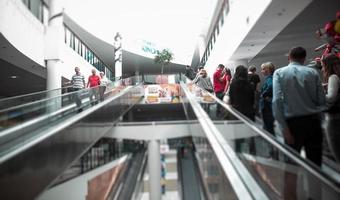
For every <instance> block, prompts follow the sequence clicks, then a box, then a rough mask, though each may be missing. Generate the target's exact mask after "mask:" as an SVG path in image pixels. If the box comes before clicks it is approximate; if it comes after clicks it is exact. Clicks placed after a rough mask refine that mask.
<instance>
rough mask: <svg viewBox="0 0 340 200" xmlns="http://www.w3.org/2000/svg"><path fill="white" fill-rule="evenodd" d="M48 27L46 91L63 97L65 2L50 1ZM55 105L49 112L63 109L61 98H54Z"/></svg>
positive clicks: (52, 104) (52, 105)
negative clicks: (62, 71) (62, 70)
mask: <svg viewBox="0 0 340 200" xmlns="http://www.w3.org/2000/svg"><path fill="white" fill-rule="evenodd" d="M48 19H49V20H48V27H47V29H46V35H45V60H46V69H47V76H46V89H47V90H53V91H50V92H49V93H48V94H47V95H48V97H50V98H52V97H56V96H60V95H61V90H54V89H58V88H61V87H62V79H61V69H62V67H61V65H62V64H63V62H62V58H61V57H62V56H61V55H62V53H63V47H64V42H63V41H64V24H63V0H50V4H49V18H48ZM51 100H53V103H48V104H47V105H48V106H47V109H48V112H53V111H56V110H58V109H59V108H60V107H61V98H53V99H51Z"/></svg>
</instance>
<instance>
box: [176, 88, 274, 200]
mask: <svg viewBox="0 0 340 200" xmlns="http://www.w3.org/2000/svg"><path fill="white" fill-rule="evenodd" d="M181 92H182V93H181V97H182V102H183V106H184V110H185V112H186V116H187V119H188V120H190V121H192V123H191V125H189V131H190V133H191V134H192V137H193V148H194V152H195V157H196V159H197V163H198V167H199V170H200V171H199V173H200V175H201V177H202V180H203V182H204V183H205V184H204V186H205V193H206V196H208V198H209V199H268V197H267V195H266V194H265V193H264V192H263V191H262V189H261V188H260V187H259V186H258V185H257V184H256V182H255V180H254V179H253V178H252V177H251V175H250V174H249V173H247V172H246V171H245V172H243V173H242V174H240V173H239V170H242V169H244V168H245V167H244V166H243V165H242V163H241V162H240V161H239V160H238V159H237V158H236V156H235V155H234V154H235V153H234V154H233V151H232V150H231V149H230V148H229V149H228V150H229V151H226V148H227V147H228V146H227V145H226V144H225V141H223V140H221V137H222V136H221V135H222V134H221V133H220V132H219V130H218V129H217V128H216V126H215V125H214V124H213V122H212V121H211V119H210V118H209V116H208V115H207V114H206V113H205V111H204V110H203V109H202V107H201V106H200V104H199V102H198V101H197V100H196V99H195V98H196V97H195V96H194V94H195V92H191V91H190V90H189V88H188V87H187V85H186V84H184V83H181ZM196 120H197V121H196ZM195 121H196V123H195ZM222 139H223V138H222ZM235 165H236V166H235Z"/></svg>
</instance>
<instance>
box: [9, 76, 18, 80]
mask: <svg viewBox="0 0 340 200" xmlns="http://www.w3.org/2000/svg"><path fill="white" fill-rule="evenodd" d="M10 77H11V78H13V79H15V78H19V76H15V75H12V76H10Z"/></svg>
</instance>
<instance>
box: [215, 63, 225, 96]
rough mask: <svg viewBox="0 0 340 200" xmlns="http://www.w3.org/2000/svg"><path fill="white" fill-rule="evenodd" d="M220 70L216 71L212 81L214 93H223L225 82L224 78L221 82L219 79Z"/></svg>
mask: <svg viewBox="0 0 340 200" xmlns="http://www.w3.org/2000/svg"><path fill="white" fill-rule="evenodd" d="M221 73H222V69H219V70H217V71H216V72H215V73H214V77H213V81H214V91H215V92H216V93H217V92H224V88H225V86H226V84H227V80H226V79H225V78H224V79H223V80H222V81H221V80H220V78H221Z"/></svg>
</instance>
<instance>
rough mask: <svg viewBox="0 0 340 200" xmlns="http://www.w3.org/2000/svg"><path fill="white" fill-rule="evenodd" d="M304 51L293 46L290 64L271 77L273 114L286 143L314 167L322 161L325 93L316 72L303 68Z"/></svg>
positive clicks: (290, 53)
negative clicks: (305, 157) (304, 153)
mask: <svg viewBox="0 0 340 200" xmlns="http://www.w3.org/2000/svg"><path fill="white" fill-rule="evenodd" d="M305 58H306V50H305V49H304V48H302V47H294V48H292V49H291V50H290V52H289V57H288V59H289V65H288V66H286V67H282V68H280V69H278V70H276V71H275V73H274V76H273V102H272V103H273V114H274V117H275V119H276V120H277V121H278V122H279V124H280V126H281V128H282V132H283V136H284V139H285V143H286V144H288V145H289V146H291V147H292V148H293V149H295V150H296V151H298V152H300V150H301V148H302V147H304V148H305V151H306V156H307V158H308V159H309V160H311V161H312V162H314V163H315V164H316V165H318V166H321V162H322V129H321V119H320V117H319V114H320V112H321V111H322V110H323V107H324V105H325V93H324V90H323V88H322V85H321V80H320V77H319V75H318V73H317V71H316V70H314V69H312V68H309V67H306V66H304V65H303V64H304V62H305Z"/></svg>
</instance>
